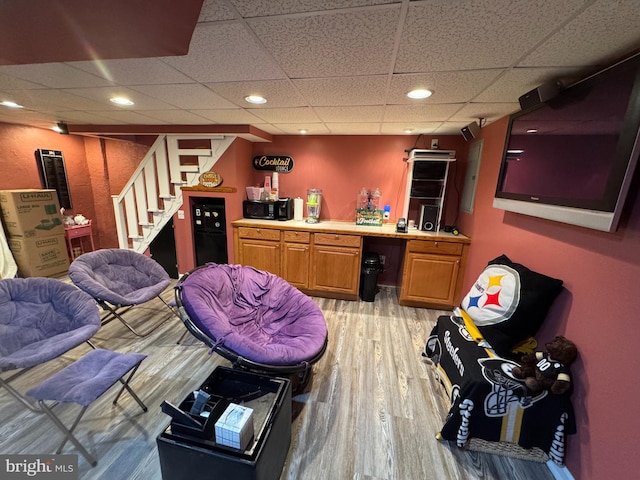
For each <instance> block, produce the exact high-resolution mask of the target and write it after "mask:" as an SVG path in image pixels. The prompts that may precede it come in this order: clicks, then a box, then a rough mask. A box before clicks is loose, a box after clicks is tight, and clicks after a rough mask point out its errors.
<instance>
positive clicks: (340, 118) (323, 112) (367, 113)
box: [314, 105, 384, 123]
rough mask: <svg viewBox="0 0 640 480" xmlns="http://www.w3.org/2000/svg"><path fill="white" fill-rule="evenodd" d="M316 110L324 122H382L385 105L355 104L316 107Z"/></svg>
mask: <svg viewBox="0 0 640 480" xmlns="http://www.w3.org/2000/svg"><path fill="white" fill-rule="evenodd" d="M314 111H315V112H316V114H317V115H318V117H320V120H322V121H323V122H326V123H329V122H332V123H352V122H380V121H381V120H382V115H383V113H384V107H383V106H382V105H378V106H353V107H315V108H314Z"/></svg>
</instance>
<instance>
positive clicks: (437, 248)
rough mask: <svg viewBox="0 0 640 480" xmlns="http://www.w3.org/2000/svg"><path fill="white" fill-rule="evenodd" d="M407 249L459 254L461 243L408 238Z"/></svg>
mask: <svg viewBox="0 0 640 480" xmlns="http://www.w3.org/2000/svg"><path fill="white" fill-rule="evenodd" d="M407 251H409V252H415V253H440V254H443V255H461V254H462V244H461V243H453V242H442V241H439V240H409V241H408V242H407Z"/></svg>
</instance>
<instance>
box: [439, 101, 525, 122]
mask: <svg viewBox="0 0 640 480" xmlns="http://www.w3.org/2000/svg"><path fill="white" fill-rule="evenodd" d="M519 110H520V104H519V103H517V102H516V103H469V104H467V105H465V106H464V107H462V108H461V109H460V110H459V111H458V112H456V114H455V115H452V116H451V117H450V118H449V119H448V121H450V122H451V121H453V122H455V121H459V122H466V123H465V124H464V125H466V124H468V123H470V122H472V121H474V120H476V121H477V120H478V119H479V118H484V119H486V121H487V122H489V123H491V122H494V121H496V120H498V119H500V118H502V117H504V116H506V115H511V114H512V113H514V112H517V111H519Z"/></svg>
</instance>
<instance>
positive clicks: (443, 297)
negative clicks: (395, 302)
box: [400, 252, 460, 309]
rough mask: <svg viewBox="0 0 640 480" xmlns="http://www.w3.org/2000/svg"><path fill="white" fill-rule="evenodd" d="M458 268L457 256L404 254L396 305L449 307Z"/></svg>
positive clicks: (451, 301) (454, 288) (451, 303)
mask: <svg viewBox="0 0 640 480" xmlns="http://www.w3.org/2000/svg"><path fill="white" fill-rule="evenodd" d="M459 268H460V258H459V257H457V256H447V255H432V254H425V253H415V252H407V254H406V257H405V264H404V269H403V281H402V287H401V289H400V303H401V304H408V305H411V304H414V305H415V304H422V305H424V306H428V307H431V308H446V309H448V308H451V307H452V306H453V304H454V303H453V302H454V296H455V290H456V281H457V278H458V270H459Z"/></svg>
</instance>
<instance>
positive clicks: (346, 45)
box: [248, 5, 400, 78]
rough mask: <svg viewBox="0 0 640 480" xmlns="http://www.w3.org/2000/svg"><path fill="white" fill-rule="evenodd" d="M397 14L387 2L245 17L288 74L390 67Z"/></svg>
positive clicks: (376, 71) (298, 75) (331, 74)
mask: <svg viewBox="0 0 640 480" xmlns="http://www.w3.org/2000/svg"><path fill="white" fill-rule="evenodd" d="M399 14H400V7H399V5H390V6H388V7H385V8H375V9H367V10H366V11H365V10H349V11H345V12H340V11H338V12H334V13H329V14H322V15H320V14H318V15H305V16H300V17H269V18H263V19H253V20H249V21H248V23H249V25H250V27H251V28H252V29H253V31H254V32H255V33H256V35H257V36H258V38H259V39H260V41H261V42H262V43H263V44H264V45H265V47H266V48H267V50H269V52H271V54H272V55H273V57H274V58H275V59H276V61H277V62H278V63H279V64H280V65H281V66H282V68H283V69H284V71H285V72H286V73H287V75H289V76H290V77H293V78H313V77H335V76H348V75H373V74H381V73H387V72H388V71H389V69H390V67H391V59H392V55H393V51H394V43H395V41H394V39H395V34H396V30H397V28H398V18H399Z"/></svg>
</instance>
